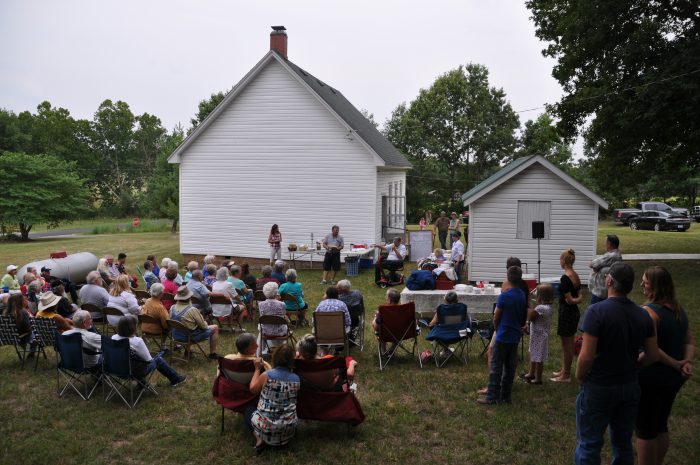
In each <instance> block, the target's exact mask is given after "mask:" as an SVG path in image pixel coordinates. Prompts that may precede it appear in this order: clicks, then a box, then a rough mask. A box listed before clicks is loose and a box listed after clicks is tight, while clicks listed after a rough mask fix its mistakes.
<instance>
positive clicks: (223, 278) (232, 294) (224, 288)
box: [211, 266, 244, 320]
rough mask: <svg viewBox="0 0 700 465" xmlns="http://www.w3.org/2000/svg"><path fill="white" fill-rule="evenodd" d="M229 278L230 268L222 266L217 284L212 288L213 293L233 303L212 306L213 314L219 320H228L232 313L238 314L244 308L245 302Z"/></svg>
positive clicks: (218, 271) (217, 272) (218, 273)
mask: <svg viewBox="0 0 700 465" xmlns="http://www.w3.org/2000/svg"><path fill="white" fill-rule="evenodd" d="M228 278H229V272H228V268H226V267H225V266H222V267H221V268H219V269H218V270H217V271H216V282H215V283H214V285H213V286H212V287H211V290H212V293H216V294H219V295H222V296H225V297H228V299H229V300H230V301H231V304H218V303H217V304H212V306H211V308H212V312H213V314H214V316H215V317H217V318H218V319H219V320H223V319H225V318H227V317H228V316H229V315H231V312H232V311H233V312H235V313H236V314H238V313H240V312H241V310H242V309H243V308H244V305H243V301H242V300H241V298H240V296H239V295H238V292H236V288H235V287H233V283H231V282H230V281H229V280H228Z"/></svg>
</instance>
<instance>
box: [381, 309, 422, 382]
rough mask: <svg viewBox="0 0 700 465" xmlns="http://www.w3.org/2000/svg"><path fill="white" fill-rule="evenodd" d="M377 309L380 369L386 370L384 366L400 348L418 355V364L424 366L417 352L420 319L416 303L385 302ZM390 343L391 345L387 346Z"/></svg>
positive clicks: (414, 355) (415, 355)
mask: <svg viewBox="0 0 700 465" xmlns="http://www.w3.org/2000/svg"><path fill="white" fill-rule="evenodd" d="M377 310H378V315H377V326H378V328H377V354H378V355H379V371H384V368H386V366H387V365H388V364H389V362H390V361H391V359H392V358H393V357H394V355H396V352H397V351H399V350H402V351H404V352H406V353H408V354H411V355H412V356H413V357H416V359H417V360H418V364H419V365H420V367H421V368H423V363H422V361H421V359H420V357H418V356H417V354H416V349H417V347H418V321H417V320H416V306H415V304H414V303H413V302H408V303H405V304H395V305H394V304H385V305H380V306H379V307H378V308H377ZM411 342H412V343H411ZM388 344H390V345H391V347H389V348H386V347H388V346H387V345H388Z"/></svg>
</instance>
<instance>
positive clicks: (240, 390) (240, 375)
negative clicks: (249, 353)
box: [212, 357, 260, 434]
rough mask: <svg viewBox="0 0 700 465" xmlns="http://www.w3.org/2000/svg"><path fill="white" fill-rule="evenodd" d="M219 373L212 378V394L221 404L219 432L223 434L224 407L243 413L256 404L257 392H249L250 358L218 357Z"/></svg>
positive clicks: (252, 365)
mask: <svg viewBox="0 0 700 465" xmlns="http://www.w3.org/2000/svg"><path fill="white" fill-rule="evenodd" d="M218 362H219V373H218V375H217V376H216V379H214V386H213V388H212V396H213V397H214V400H215V401H216V403H217V404H219V405H220V406H221V434H224V409H228V410H231V411H233V412H237V413H240V414H243V413H244V412H245V411H246V409H247V408H248V407H255V406H256V405H257V404H258V399H259V397H260V395H259V394H253V393H252V392H250V389H249V386H250V380H251V379H252V378H253V373H254V372H255V365H254V364H253V361H252V360H231V359H227V358H224V357H219V358H218Z"/></svg>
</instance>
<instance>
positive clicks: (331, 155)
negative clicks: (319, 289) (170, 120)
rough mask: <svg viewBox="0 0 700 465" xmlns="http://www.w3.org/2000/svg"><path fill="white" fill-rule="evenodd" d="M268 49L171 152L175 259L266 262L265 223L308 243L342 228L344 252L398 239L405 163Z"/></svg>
mask: <svg viewBox="0 0 700 465" xmlns="http://www.w3.org/2000/svg"><path fill="white" fill-rule="evenodd" d="M273 29H275V30H274V31H273V32H272V34H271V35H270V46H271V48H270V51H269V52H268V53H267V54H266V55H265V56H264V57H263V58H262V60H260V62H258V64H257V65H255V67H253V69H252V70H250V72H248V74H247V75H246V76H245V77H244V78H243V79H242V80H241V81H240V82H239V83H238V84H237V85H236V86H235V87H234V88H233V89H232V90H231V91H230V92H229V93H228V94H227V95H226V98H225V99H224V100H223V101H222V102H221V103H220V104H219V105H218V106H217V107H216V109H215V110H214V111H212V113H211V114H210V115H209V116H208V117H207V118H206V119H205V120H204V121H203V122H202V123H201V124H200V125H199V126H198V127H197V128H196V130H195V131H193V132H192V134H190V135H189V136H188V137H187V138H186V139H185V140H184V141H183V142H182V144H181V145H180V146H179V147H178V148H177V149H176V150H175V151H174V152H173V154H172V155H171V156H170V158H169V161H170V162H171V163H179V164H180V251H181V252H182V254H183V255H186V256H191V255H202V254H207V253H213V254H216V255H219V256H232V257H247V258H268V257H269V250H270V249H269V245H268V244H267V236H268V233H269V231H270V227H271V226H272V224H273V223H277V224H278V225H279V227H280V230H281V232H282V235H283V255H284V256H286V245H287V244H289V243H296V244H309V243H310V241H311V234H312V233H313V235H314V240H321V238H322V237H323V236H324V235H325V234H327V233H329V232H330V229H331V226H332V225H333V224H337V225H339V226H340V233H341V235H343V236H344V237H345V241H346V243H347V244H349V243H351V242H358V243H365V242H370V243H371V242H376V241H379V240H381V239H382V236H383V235H387V236H388V235H391V234H392V229H394V228H397V229H400V230H401V231H403V228H404V217H405V209H406V207H405V189H406V171H407V170H408V169H410V167H411V165H410V163H409V162H408V161H407V160H406V158H404V156H403V155H401V153H399V152H398V150H396V148H395V147H394V146H393V145H392V144H391V143H389V141H387V140H386V138H384V137H383V136H382V135H381V134H380V133H379V131H378V130H377V129H376V128H375V127H374V125H373V124H372V123H370V122H369V121H368V120H367V119H366V118H365V117H364V116H363V115H362V114H361V113H360V111H358V110H357V109H356V108H355V107H354V106H353V105H352V104H351V103H350V102H349V101H348V100H347V99H346V98H345V97H344V96H343V94H342V93H340V91H339V90H337V89H335V88H334V87H331V86H330V85H328V84H326V83H325V82H323V81H321V80H320V79H318V78H316V77H314V76H313V75H311V74H310V73H309V72H307V71H305V70H304V69H302V68H300V67H299V66H297V65H295V64H294V63H292V62H291V61H289V60H288V59H287V56H286V54H287V34H286V32H285V30H284V28H283V27H275V28H273Z"/></svg>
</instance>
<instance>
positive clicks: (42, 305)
mask: <svg viewBox="0 0 700 465" xmlns="http://www.w3.org/2000/svg"><path fill="white" fill-rule="evenodd" d="M60 301H61V298H60V297H59V296H57V295H56V294H54V293H53V292H51V291H48V292H44V294H43V295H42V296H41V299H40V300H39V312H38V313H37V314H36V316H37V318H53V319H54V320H55V321H56V327H57V328H58V331H59V332H60V333H63V332H64V331H67V330H69V329H71V328H73V321H71V320H68V319H66V318H63V317H62V316H61V315H59V314H58V313H57V312H56V311H57V310H58V308H57V307H58V303H59V302H60Z"/></svg>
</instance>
